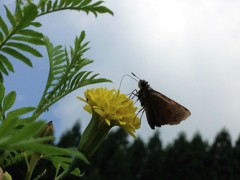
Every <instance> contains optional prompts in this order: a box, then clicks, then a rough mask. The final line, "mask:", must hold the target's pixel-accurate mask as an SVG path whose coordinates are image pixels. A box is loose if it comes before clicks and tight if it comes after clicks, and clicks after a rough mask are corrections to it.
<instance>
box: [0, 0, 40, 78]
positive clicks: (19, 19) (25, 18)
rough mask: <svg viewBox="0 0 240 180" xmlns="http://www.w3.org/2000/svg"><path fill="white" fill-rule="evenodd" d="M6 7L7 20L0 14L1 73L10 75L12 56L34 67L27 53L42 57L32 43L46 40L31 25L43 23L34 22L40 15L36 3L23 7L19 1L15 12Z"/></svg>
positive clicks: (36, 43)
mask: <svg viewBox="0 0 240 180" xmlns="http://www.w3.org/2000/svg"><path fill="white" fill-rule="evenodd" d="M4 7H5V12H6V16H5V19H6V21H4V18H2V17H1V16H0V73H1V72H2V73H3V74H5V75H8V74H9V71H11V72H13V71H14V69H13V65H12V63H11V61H10V57H14V58H15V59H17V60H20V61H22V62H24V63H25V64H26V65H28V66H30V67H32V62H31V60H30V58H29V57H28V56H27V55H26V53H29V54H31V55H33V56H36V57H42V55H41V53H40V52H39V51H38V50H37V49H35V48H34V47H33V46H32V44H35V45H43V44H44V41H43V35H42V34H41V33H39V32H37V31H35V30H33V29H31V28H30V27H31V26H35V27H36V26H39V25H41V24H40V23H38V22H34V20H35V18H36V17H37V16H38V9H37V6H36V5H34V4H28V5H27V6H23V7H21V6H20V5H19V4H18V3H17V4H16V10H15V13H14V14H13V13H11V11H10V10H9V9H8V7H6V6H4ZM7 21H8V22H7Z"/></svg>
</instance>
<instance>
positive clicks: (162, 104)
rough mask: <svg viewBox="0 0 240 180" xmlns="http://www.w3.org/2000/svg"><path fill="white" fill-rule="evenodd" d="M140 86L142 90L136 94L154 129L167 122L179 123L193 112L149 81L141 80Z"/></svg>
mask: <svg viewBox="0 0 240 180" xmlns="http://www.w3.org/2000/svg"><path fill="white" fill-rule="evenodd" d="M132 74H133V73H132ZM133 75H134V74H133ZM134 76H135V75H134ZM135 77H136V76H135ZM138 86H139V88H140V90H139V91H138V92H137V94H136V95H137V96H138V99H139V100H140V103H141V106H142V107H143V109H144V110H145V112H146V116H147V121H148V124H149V126H150V127H151V128H152V129H154V128H155V126H156V127H161V125H165V124H170V125H174V124H179V123H180V122H181V121H183V120H185V119H186V118H187V117H189V116H190V115H191V112H190V111H189V110H188V109H187V108H185V107H184V106H182V105H180V104H178V103H177V102H175V101H173V100H172V99H170V98H168V97H167V96H165V95H163V94H161V93H160V92H157V91H155V90H153V89H152V88H151V87H150V85H149V84H148V82H147V81H145V80H139V82H138Z"/></svg>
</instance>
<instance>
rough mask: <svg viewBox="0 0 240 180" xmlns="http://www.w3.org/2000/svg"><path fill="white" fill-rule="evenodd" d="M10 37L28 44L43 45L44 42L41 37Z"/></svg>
mask: <svg viewBox="0 0 240 180" xmlns="http://www.w3.org/2000/svg"><path fill="white" fill-rule="evenodd" d="M11 39H12V40H17V41H24V42H28V43H30V44H35V45H44V44H45V42H44V41H43V40H42V39H39V38H33V37H25V36H14V37H12V38H11Z"/></svg>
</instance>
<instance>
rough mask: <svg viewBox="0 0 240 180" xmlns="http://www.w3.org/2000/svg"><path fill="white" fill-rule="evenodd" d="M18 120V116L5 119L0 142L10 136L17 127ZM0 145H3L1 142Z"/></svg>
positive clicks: (0, 126)
mask: <svg viewBox="0 0 240 180" xmlns="http://www.w3.org/2000/svg"><path fill="white" fill-rule="evenodd" d="M17 120H18V119H17V118H9V119H5V120H4V121H3V122H2V124H1V125H0V142H1V140H2V139H3V138H4V137H6V136H10V132H11V130H12V129H13V128H14V127H15V124H16V123H17ZM2 141H3V140H2ZM0 147H1V143H0Z"/></svg>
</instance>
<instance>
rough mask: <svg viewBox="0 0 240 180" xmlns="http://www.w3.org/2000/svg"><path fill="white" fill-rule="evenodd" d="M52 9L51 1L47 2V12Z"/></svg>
mask: <svg viewBox="0 0 240 180" xmlns="http://www.w3.org/2000/svg"><path fill="white" fill-rule="evenodd" d="M51 8H52V1H48V2H47V11H49V10H50V9H51Z"/></svg>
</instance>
